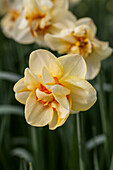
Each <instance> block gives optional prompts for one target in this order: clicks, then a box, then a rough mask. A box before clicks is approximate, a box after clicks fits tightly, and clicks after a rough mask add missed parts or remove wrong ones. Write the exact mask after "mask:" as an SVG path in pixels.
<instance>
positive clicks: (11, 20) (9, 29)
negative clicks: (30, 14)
mask: <svg viewBox="0 0 113 170" xmlns="http://www.w3.org/2000/svg"><path fill="white" fill-rule="evenodd" d="M10 3H11V2H10ZM21 10H22V3H21V1H20V0H17V1H14V3H11V4H10V6H9V11H8V12H7V13H6V15H5V16H4V17H3V18H2V20H1V28H2V31H3V33H4V34H5V36H6V37H8V38H12V37H13V29H14V25H15V22H16V20H17V19H18V18H19V16H20V14H21Z"/></svg>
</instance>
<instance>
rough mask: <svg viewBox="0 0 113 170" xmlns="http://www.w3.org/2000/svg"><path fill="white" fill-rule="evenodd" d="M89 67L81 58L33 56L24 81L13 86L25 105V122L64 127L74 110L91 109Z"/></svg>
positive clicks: (36, 53)
mask: <svg viewBox="0 0 113 170" xmlns="http://www.w3.org/2000/svg"><path fill="white" fill-rule="evenodd" d="M85 76H86V64H85V61H84V59H83V58H82V57H81V56H80V55H75V54H68V55H65V56H62V57H59V58H56V57H55V56H54V55H53V54H52V53H50V52H48V51H46V50H36V51H34V52H32V53H31V55H30V59H29V68H26V69H25V72H24V78H22V79H20V80H19V81H18V82H17V83H16V84H15V86H14V91H15V97H16V99H17V100H18V101H19V102H20V103H22V104H25V118H26V121H27V122H28V123H29V124H30V125H33V126H38V127H39V126H45V125H47V124H48V125H49V129H51V130H54V129H56V128H57V127H59V126H61V125H62V124H64V122H65V121H66V120H67V118H68V116H69V114H70V112H71V110H73V111H75V113H76V112H79V111H84V110H87V109H89V108H90V107H91V106H92V105H93V104H94V103H95V101H96V91H95V89H94V88H93V87H92V86H91V85H90V84H89V83H88V82H87V81H86V80H85Z"/></svg>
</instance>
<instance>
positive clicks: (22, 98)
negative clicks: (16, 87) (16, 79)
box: [15, 91, 31, 104]
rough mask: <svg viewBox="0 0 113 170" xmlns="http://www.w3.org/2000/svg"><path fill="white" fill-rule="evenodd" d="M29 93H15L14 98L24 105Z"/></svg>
mask: <svg viewBox="0 0 113 170" xmlns="http://www.w3.org/2000/svg"><path fill="white" fill-rule="evenodd" d="M30 93H31V92H30V91H23V92H17V93H15V98H16V100H17V101H19V102H20V103H22V104H25V103H26V100H27V98H28V97H29V95H30Z"/></svg>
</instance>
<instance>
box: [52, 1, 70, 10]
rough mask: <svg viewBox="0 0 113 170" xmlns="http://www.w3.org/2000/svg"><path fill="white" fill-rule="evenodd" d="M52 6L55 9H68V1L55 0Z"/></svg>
mask: <svg viewBox="0 0 113 170" xmlns="http://www.w3.org/2000/svg"><path fill="white" fill-rule="evenodd" d="M54 5H55V6H56V7H60V8H63V9H68V7H69V1H68V0H55V1H54Z"/></svg>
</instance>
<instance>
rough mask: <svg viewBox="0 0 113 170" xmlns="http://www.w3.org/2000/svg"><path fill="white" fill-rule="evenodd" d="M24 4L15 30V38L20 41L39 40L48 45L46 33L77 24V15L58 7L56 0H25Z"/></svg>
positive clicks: (28, 42)
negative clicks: (50, 5) (50, 4)
mask: <svg viewBox="0 0 113 170" xmlns="http://www.w3.org/2000/svg"><path fill="white" fill-rule="evenodd" d="M49 2H51V3H53V7H51V8H49ZM58 2H59V1H58ZM61 2H65V3H66V2H67V1H64V0H63V1H61ZM23 4H24V11H23V14H22V15H21V17H20V18H19V19H18V20H17V22H16V24H15V27H14V30H13V33H14V36H13V38H14V39H15V40H16V41H17V42H19V43H22V44H30V43H33V42H37V43H38V44H39V45H41V46H47V44H46V43H45V40H44V36H45V34H47V33H50V34H55V33H58V32H59V31H61V30H62V29H64V28H69V27H70V25H71V26H72V27H74V26H75V24H74V23H75V21H76V18H75V16H74V15H73V14H72V13H71V12H69V11H67V10H66V9H62V8H61V7H57V6H58V5H57V1H56V0H54V1H52V0H51V1H50V0H46V1H45V0H42V1H38V0H37V1H35V0H24V3H23ZM66 4H67V3H66ZM65 6H67V5H65Z"/></svg>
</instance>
